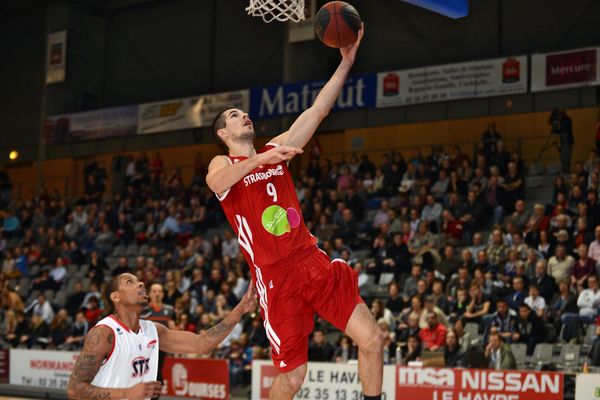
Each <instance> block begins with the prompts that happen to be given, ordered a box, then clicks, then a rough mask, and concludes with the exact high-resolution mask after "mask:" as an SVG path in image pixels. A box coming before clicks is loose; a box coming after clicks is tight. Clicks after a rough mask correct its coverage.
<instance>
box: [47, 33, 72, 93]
mask: <svg viewBox="0 0 600 400" xmlns="http://www.w3.org/2000/svg"><path fill="white" fill-rule="evenodd" d="M66 66H67V31H60V32H54V33H50V34H48V48H47V49H46V84H50V83H58V82H63V81H64V80H65V75H66V68H67V67H66Z"/></svg>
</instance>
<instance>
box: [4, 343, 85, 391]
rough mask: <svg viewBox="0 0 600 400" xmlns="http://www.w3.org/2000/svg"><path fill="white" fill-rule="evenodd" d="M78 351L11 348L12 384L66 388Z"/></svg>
mask: <svg viewBox="0 0 600 400" xmlns="http://www.w3.org/2000/svg"><path fill="white" fill-rule="evenodd" d="M77 354H79V353H77V352H74V351H51V350H24V349H10V378H9V382H10V384H11V385H25V386H35V387H43V388H49V389H66V388H67V383H68V382H69V376H71V371H73V367H74V366H75V361H76V360H77Z"/></svg>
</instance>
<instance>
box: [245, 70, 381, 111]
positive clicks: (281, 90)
mask: <svg viewBox="0 0 600 400" xmlns="http://www.w3.org/2000/svg"><path fill="white" fill-rule="evenodd" d="M325 83H326V81H309V82H295V83H289V84H283V85H270V86H257V87H254V88H252V89H251V90H250V117H251V118H255V119H261V118H273V117H280V116H283V115H294V114H300V113H302V111H304V110H306V109H307V108H309V107H310V106H311V105H312V104H313V102H314V100H315V98H316V97H317V95H318V94H319V91H320V90H321V89H322V88H323V86H324V85H325ZM376 97H377V75H376V74H367V75H356V76H350V77H348V79H347V80H346V83H345V85H344V87H343V89H342V92H341V93H340V95H339V97H338V98H337V100H336V102H335V106H334V108H333V109H334V110H350V109H356V108H375V103H376Z"/></svg>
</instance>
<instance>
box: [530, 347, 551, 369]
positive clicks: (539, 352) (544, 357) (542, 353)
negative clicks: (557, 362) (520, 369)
mask: <svg viewBox="0 0 600 400" xmlns="http://www.w3.org/2000/svg"><path fill="white" fill-rule="evenodd" d="M553 351H554V345H552V344H549V343H538V344H537V346H535V350H534V351H533V355H532V356H531V360H530V362H529V365H531V366H533V367H535V368H536V369H541V368H542V367H543V366H545V365H549V364H551V363H552V352H553Z"/></svg>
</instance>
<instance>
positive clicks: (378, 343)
mask: <svg viewBox="0 0 600 400" xmlns="http://www.w3.org/2000/svg"><path fill="white" fill-rule="evenodd" d="M384 339H385V337H384V334H383V332H382V331H381V329H379V327H378V326H375V327H374V328H373V330H372V332H369V335H368V336H367V340H365V341H364V343H363V346H362V350H363V351H366V352H369V353H379V352H381V350H382V349H383V341H384ZM359 347H361V346H360V344H359Z"/></svg>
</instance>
